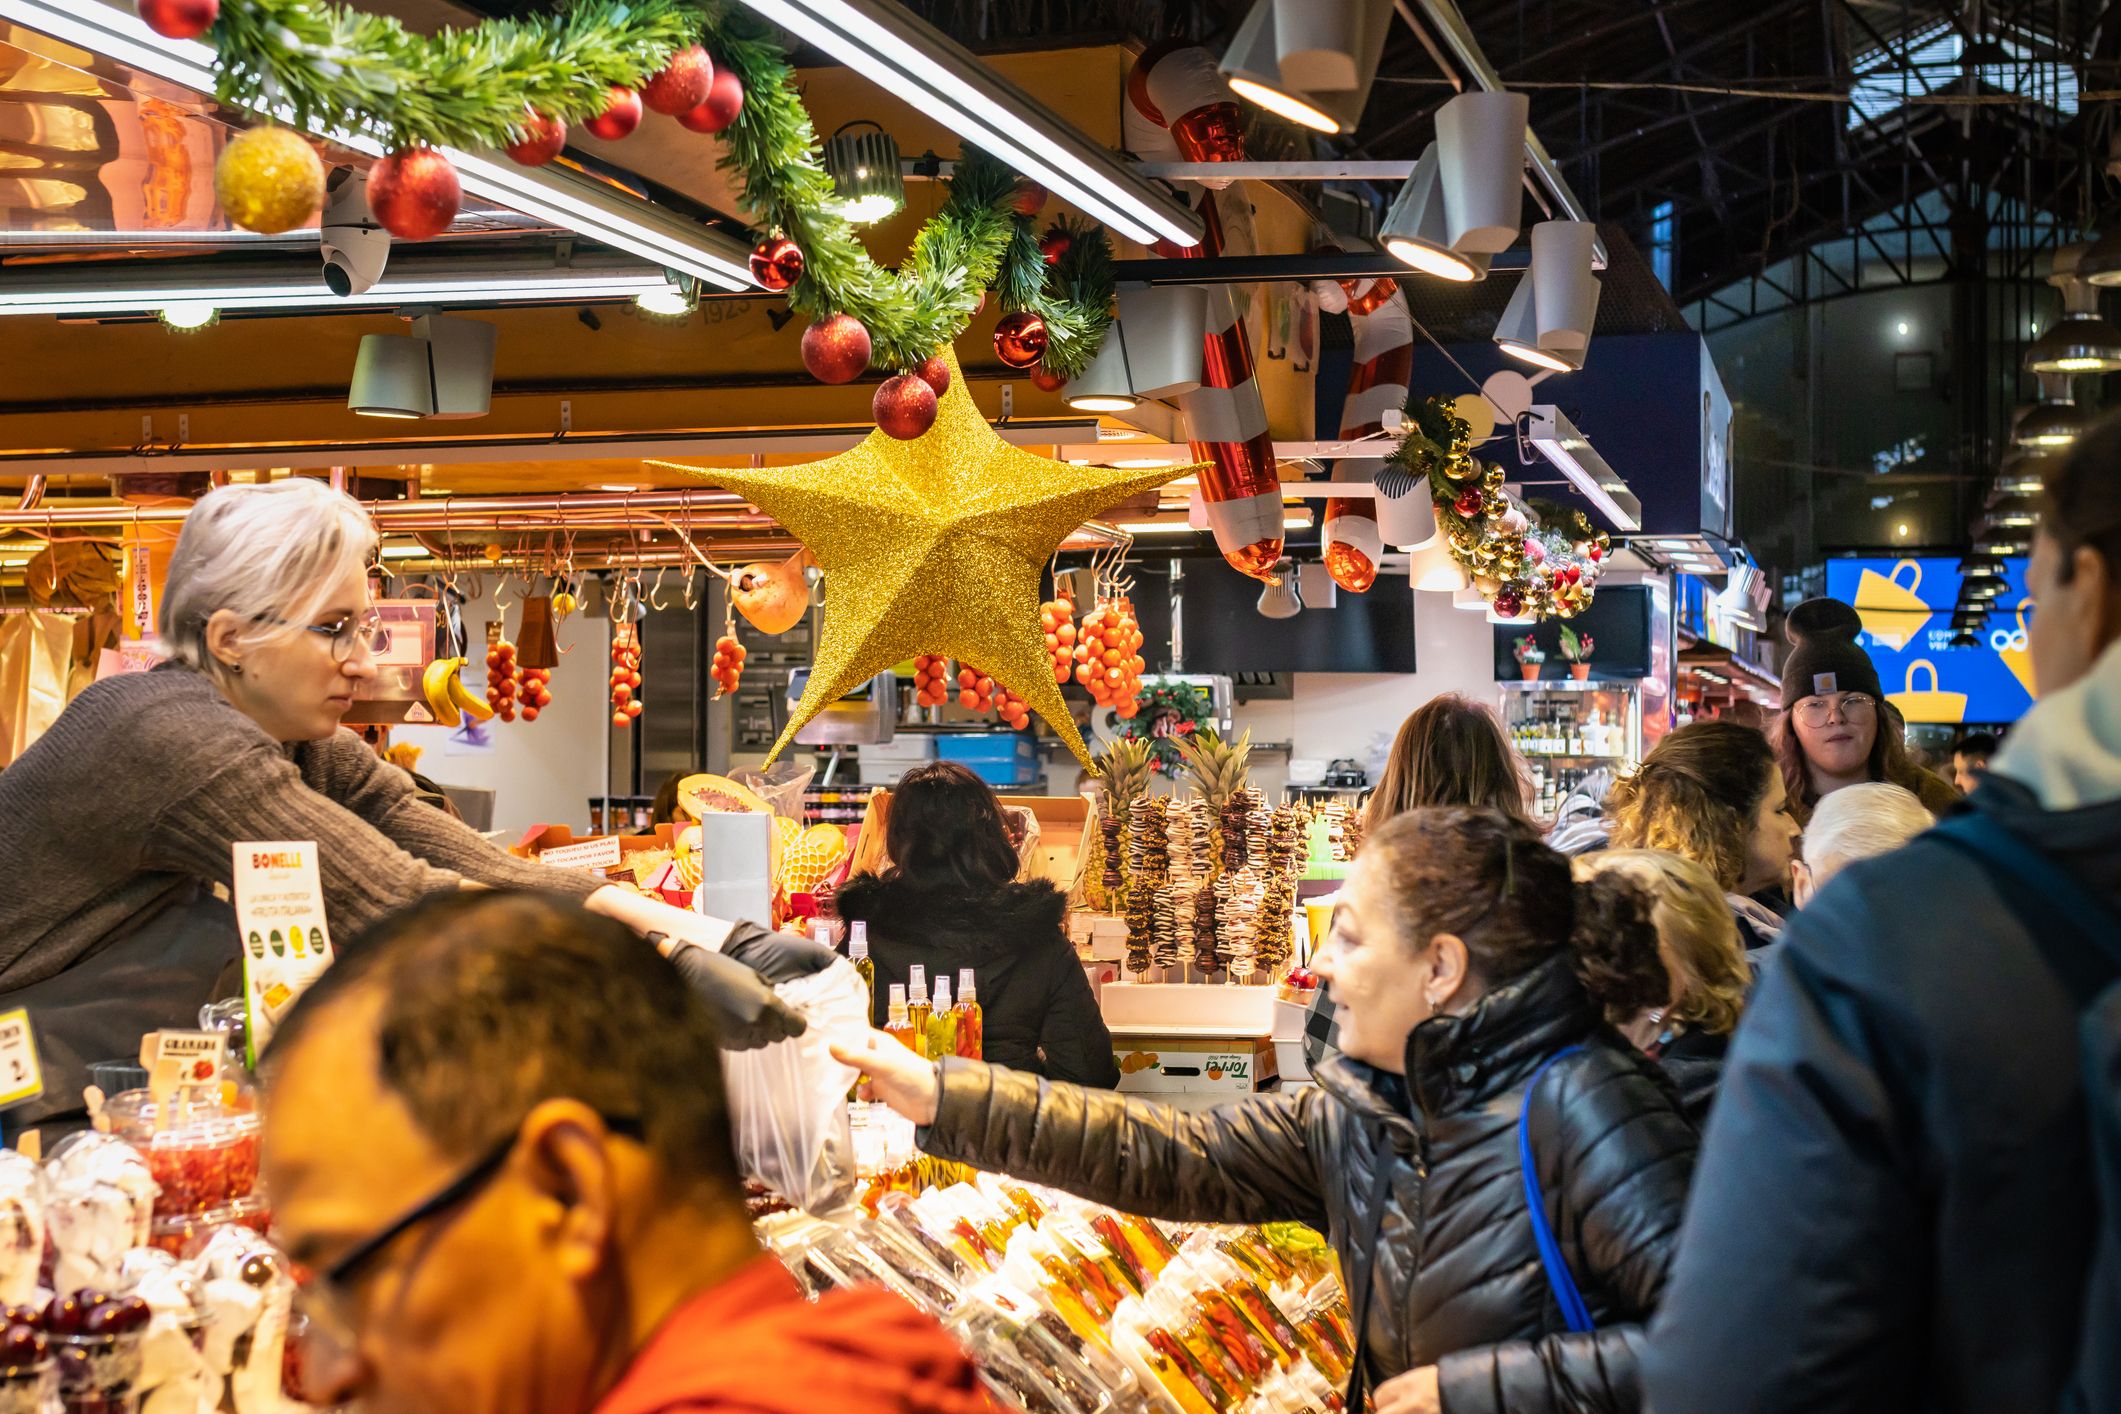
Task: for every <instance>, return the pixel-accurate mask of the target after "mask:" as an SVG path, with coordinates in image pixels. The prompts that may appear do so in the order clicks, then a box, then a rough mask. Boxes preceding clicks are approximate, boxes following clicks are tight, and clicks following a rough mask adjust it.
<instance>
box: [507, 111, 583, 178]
mask: <svg viewBox="0 0 2121 1414" xmlns="http://www.w3.org/2000/svg"><path fill="white" fill-rule="evenodd" d="M521 131H522V136H520V137H518V138H517V139H516V140H515V141H514V142H512V143H510V144H508V146H507V147H505V148H503V149H502V151H504V152H506V153H507V154H508V155H509V156H510V157H511V158H513V159H515V161H517V162H519V163H521V164H522V165H523V166H525V167H542V166H544V165H545V164H546V163H547V162H550V161H551V160H552V159H553V158H555V157H557V156H559V155H560V149H561V148H563V147H565V146H567V124H566V123H564V122H562V121H561V120H560V119H558V118H548V117H546V116H545V115H544V114H543V113H540V112H538V111H537V110H536V109H535V108H533V109H532V110H531V111H530V113H529V115H528V116H527V117H525V118H524V119H523V127H522V130H521Z"/></svg>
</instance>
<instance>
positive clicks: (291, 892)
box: [234, 840, 332, 1066]
mask: <svg viewBox="0 0 2121 1414" xmlns="http://www.w3.org/2000/svg"><path fill="white" fill-rule="evenodd" d="M234 850H235V865H236V868H235V886H236V887H235V896H236V898H235V901H236V928H237V931H238V932H239V933H240V934H241V935H242V942H243V999H244V1002H245V1011H246V1014H247V1016H248V1018H249V1027H248V1032H249V1039H250V1056H249V1061H250V1063H251V1064H252V1065H253V1066H255V1065H256V1064H257V1063H258V1053H259V1052H260V1051H262V1050H263V1049H264V1048H265V1043H266V1042H267V1041H269V1040H271V1039H272V1033H273V1028H274V1027H275V1026H277V1025H278V1024H279V1022H280V1018H281V1017H283V1016H285V1015H287V1012H288V1009H289V1008H290V1007H292V1006H293V1005H294V1004H295V999H296V998H297V997H300V996H301V995H302V993H303V992H304V991H306V990H307V989H308V987H309V985H310V983H312V982H314V981H316V980H317V978H319V977H321V976H323V975H324V969H325V968H327V967H329V966H331V960H332V947H331V935H330V933H329V932H328V931H327V930H326V928H325V920H324V886H323V884H322V883H321V882H320V881H319V879H318V877H317V846H316V843H315V841H313V840H271V841H248V840H239V841H237V843H236V844H235V846H234Z"/></svg>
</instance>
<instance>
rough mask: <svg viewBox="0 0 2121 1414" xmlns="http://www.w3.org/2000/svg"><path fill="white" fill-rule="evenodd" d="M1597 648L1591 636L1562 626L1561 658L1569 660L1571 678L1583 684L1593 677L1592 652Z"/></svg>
mask: <svg viewBox="0 0 2121 1414" xmlns="http://www.w3.org/2000/svg"><path fill="white" fill-rule="evenodd" d="M1596 646H1597V645H1596V644H1595V643H1593V642H1592V640H1591V635H1589V634H1587V633H1578V632H1576V630H1575V629H1573V628H1570V627H1569V626H1568V625H1567V624H1563V625H1562V626H1561V656H1562V657H1563V658H1565V659H1567V660H1568V664H1569V676H1570V677H1572V678H1574V679H1576V681H1578V682H1583V681H1584V680H1586V679H1587V678H1589V677H1590V676H1591V650H1592V649H1593V648H1595V647H1596Z"/></svg>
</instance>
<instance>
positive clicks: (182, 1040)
mask: <svg viewBox="0 0 2121 1414" xmlns="http://www.w3.org/2000/svg"><path fill="white" fill-rule="evenodd" d="M227 1060H228V1033H227V1032H225V1031H154V1032H150V1033H149V1034H148V1035H147V1036H145V1037H143V1038H142V1039H141V1041H140V1064H141V1065H142V1066H143V1067H145V1068H146V1069H147V1070H148V1071H149V1072H150V1073H152V1072H153V1071H154V1070H155V1069H156V1068H157V1067H158V1066H163V1065H168V1066H170V1067H172V1068H173V1071H174V1073H175V1074H176V1076H177V1083H178V1084H180V1085H205V1084H209V1083H211V1082H212V1081H214V1080H215V1079H217V1078H219V1076H220V1074H221V1067H222V1065H223V1064H224V1063H225V1062H226V1061H227Z"/></svg>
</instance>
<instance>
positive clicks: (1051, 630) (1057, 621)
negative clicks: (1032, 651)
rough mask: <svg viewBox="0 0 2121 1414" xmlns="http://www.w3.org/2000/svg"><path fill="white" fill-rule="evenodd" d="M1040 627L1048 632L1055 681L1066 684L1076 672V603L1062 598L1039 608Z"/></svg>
mask: <svg viewBox="0 0 2121 1414" xmlns="http://www.w3.org/2000/svg"><path fill="white" fill-rule="evenodd" d="M1038 626H1039V627H1040V628H1042V629H1044V630H1045V631H1046V652H1047V653H1048V654H1050V655H1051V656H1052V658H1053V680H1054V681H1055V682H1066V681H1067V680H1068V679H1069V678H1070V677H1071V676H1073V675H1074V672H1075V603H1074V601H1073V600H1071V599H1069V598H1067V597H1066V596H1062V597H1060V598H1057V599H1048V600H1047V601H1046V602H1045V603H1043V604H1041V605H1039V606H1038Z"/></svg>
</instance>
